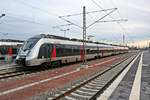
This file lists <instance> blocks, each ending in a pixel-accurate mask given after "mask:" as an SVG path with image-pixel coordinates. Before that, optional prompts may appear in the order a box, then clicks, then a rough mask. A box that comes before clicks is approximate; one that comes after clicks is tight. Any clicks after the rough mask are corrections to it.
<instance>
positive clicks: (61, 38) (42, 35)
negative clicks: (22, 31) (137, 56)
mask: <svg viewBox="0 0 150 100" xmlns="http://www.w3.org/2000/svg"><path fill="white" fill-rule="evenodd" d="M32 38H50V39H60V40H68V41H78V42H83V40H81V39H76V38H72V39H70V38H67V37H62V36H56V35H49V34H40V35H36V36H34V37H32ZM86 42H87V43H94V44H102V45H106V46H107V45H109V46H112V47H118V46H119V47H127V46H122V45H115V44H107V43H102V42H93V41H86Z"/></svg>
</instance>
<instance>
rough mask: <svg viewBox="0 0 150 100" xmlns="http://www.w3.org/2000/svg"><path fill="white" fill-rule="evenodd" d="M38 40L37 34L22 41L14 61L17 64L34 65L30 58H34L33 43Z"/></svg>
mask: <svg viewBox="0 0 150 100" xmlns="http://www.w3.org/2000/svg"><path fill="white" fill-rule="evenodd" d="M39 40H40V38H39V37H38V36H35V37H32V38H29V39H28V40H26V41H25V42H24V44H23V45H22V47H21V48H20V50H19V52H18V55H17V57H16V63H17V64H18V65H23V66H34V64H32V63H31V62H32V60H33V59H34V58H35V57H34V52H35V49H36V47H35V45H36V44H37V42H38V41H39Z"/></svg>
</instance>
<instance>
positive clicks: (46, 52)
mask: <svg viewBox="0 0 150 100" xmlns="http://www.w3.org/2000/svg"><path fill="white" fill-rule="evenodd" d="M51 52H52V45H51V44H43V45H42V46H41V47H40V50H39V55H38V58H50V56H51Z"/></svg>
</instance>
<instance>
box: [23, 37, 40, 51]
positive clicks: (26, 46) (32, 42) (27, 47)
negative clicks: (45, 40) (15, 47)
mask: <svg viewBox="0 0 150 100" xmlns="http://www.w3.org/2000/svg"><path fill="white" fill-rule="evenodd" d="M39 39H40V38H36V37H33V38H30V39H28V40H27V41H25V43H24V45H23V47H22V50H30V49H32V48H33V47H34V46H35V44H36V43H37V42H38V40H39Z"/></svg>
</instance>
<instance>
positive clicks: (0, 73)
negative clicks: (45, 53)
mask: <svg viewBox="0 0 150 100" xmlns="http://www.w3.org/2000/svg"><path fill="white" fill-rule="evenodd" d="M120 56H121V55H120ZM68 65H70V64H68ZM13 66H14V67H8V68H7V69H1V70H0V81H6V80H7V79H13V78H19V76H22V75H27V74H32V73H37V72H41V71H45V70H51V69H52V68H42V67H40V66H39V67H34V68H29V67H28V68H27V67H21V66H18V65H13ZM63 66H65V65H63Z"/></svg>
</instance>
